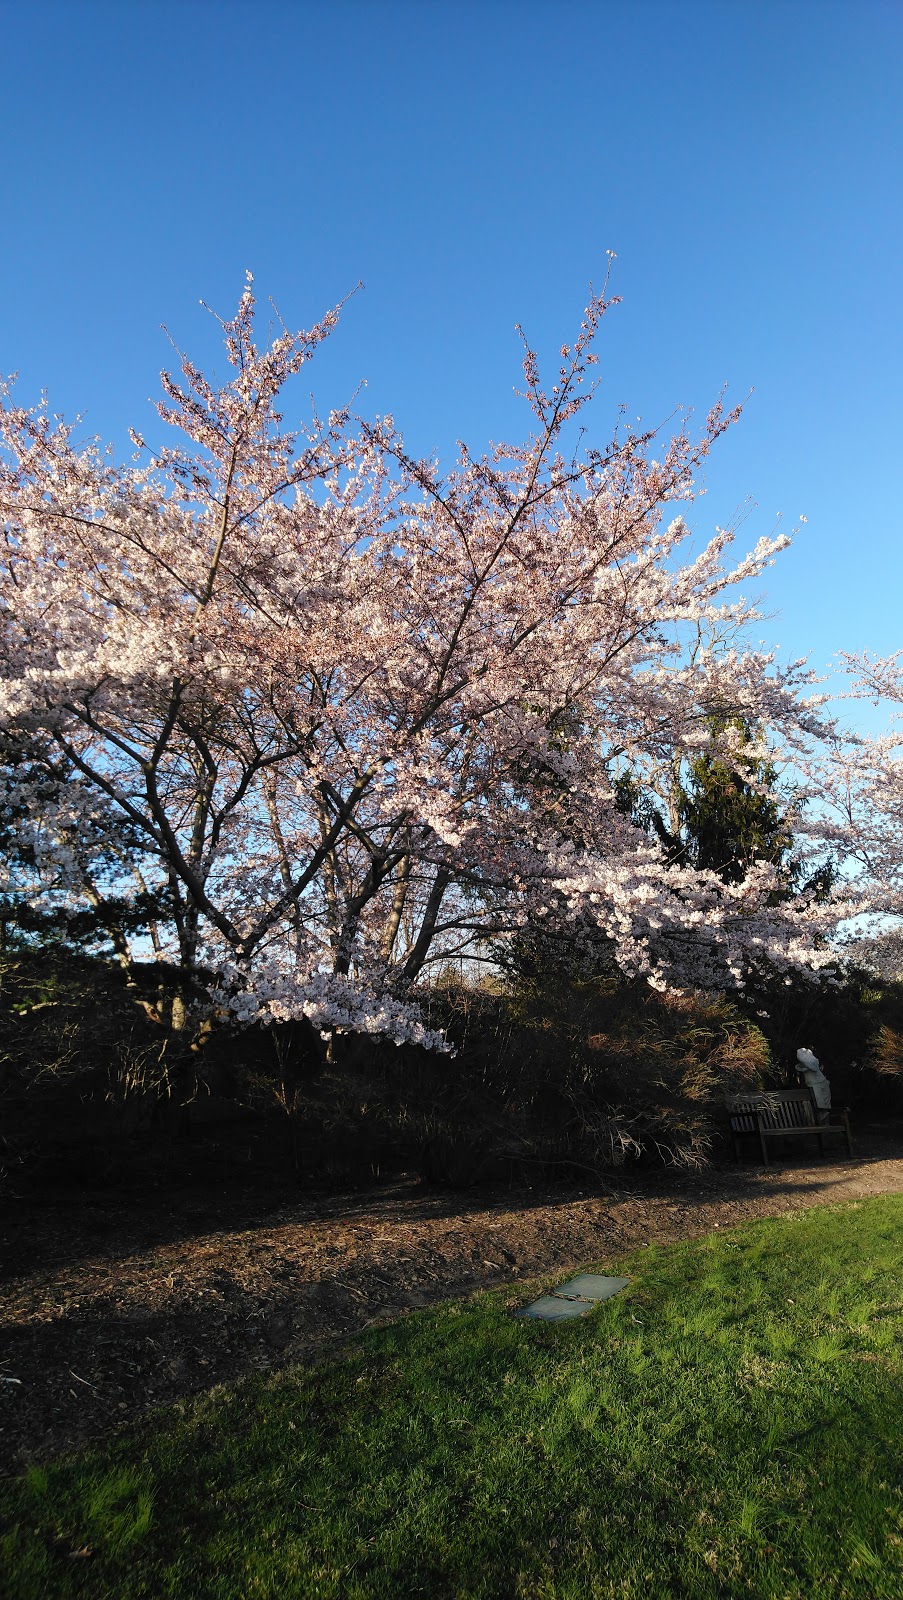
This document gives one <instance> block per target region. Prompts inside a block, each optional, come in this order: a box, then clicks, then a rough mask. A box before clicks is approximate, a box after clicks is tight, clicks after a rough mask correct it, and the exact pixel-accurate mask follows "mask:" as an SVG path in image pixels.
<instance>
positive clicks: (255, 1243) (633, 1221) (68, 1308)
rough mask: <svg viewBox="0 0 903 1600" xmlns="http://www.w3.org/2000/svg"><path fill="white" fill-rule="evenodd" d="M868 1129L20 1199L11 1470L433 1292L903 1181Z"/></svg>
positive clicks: (886, 1141)
mask: <svg viewBox="0 0 903 1600" xmlns="http://www.w3.org/2000/svg"><path fill="white" fill-rule="evenodd" d="M856 1135H857V1137H856V1144H857V1158H856V1159H855V1160H853V1161H849V1160H846V1159H841V1157H840V1155H837V1156H834V1154H833V1153H832V1155H831V1156H830V1157H829V1158H828V1159H826V1160H824V1161H820V1160H819V1159H818V1157H815V1158H814V1159H813V1157H812V1154H811V1151H810V1150H809V1149H808V1148H807V1147H806V1146H805V1144H804V1145H803V1147H802V1148H801V1149H800V1150H795V1149H794V1150H791V1149H788V1150H786V1151H782V1152H781V1158H780V1161H781V1164H775V1165H774V1166H772V1167H771V1168H769V1169H767V1170H763V1169H762V1168H761V1166H757V1165H752V1164H750V1165H747V1166H739V1167H728V1166H719V1167H712V1168H709V1169H707V1170H706V1171H704V1172H698V1173H689V1172H680V1171H674V1170H661V1169H660V1170H656V1171H653V1172H645V1173H636V1174H630V1175H627V1174H621V1173H619V1174H617V1175H616V1176H615V1177H613V1179H612V1186H611V1188H610V1189H607V1190H605V1191H601V1190H600V1189H598V1188H597V1189H595V1190H592V1191H585V1192H579V1191H575V1190H568V1191H561V1190H558V1191H539V1190H533V1189H504V1190H501V1189H496V1190H482V1191H472V1192H469V1193H467V1194H464V1195H462V1194H460V1193H458V1194H455V1193H449V1192H448V1191H437V1190H429V1189H426V1188H425V1187H424V1186H423V1185H422V1184H420V1183H419V1182H417V1181H415V1180H414V1179H411V1180H407V1179H401V1180H399V1181H397V1182H395V1183H393V1184H392V1185H391V1186H387V1187H383V1188H380V1189H376V1190H371V1191H369V1192H367V1193H355V1194H347V1195H334V1196H331V1197H328V1198H298V1197H294V1196H293V1197H290V1198H288V1199H286V1197H285V1194H284V1192H283V1194H282V1196H281V1197H279V1198H278V1199H277V1197H276V1196H275V1195H274V1194H272V1193H271V1194H269V1195H267V1194H266V1193H263V1194H261V1193H260V1192H255V1193H252V1194H248V1195H243V1194H242V1192H241V1189H240V1187H236V1186H235V1185H231V1186H230V1187H229V1188H228V1190H222V1191H219V1190H216V1189H215V1188H211V1189H210V1190H209V1191H208V1192H206V1193H204V1194H203V1195H201V1196H198V1195H197V1194H196V1193H192V1194H187V1195H180V1194H178V1193H176V1192H173V1191H172V1190H167V1191H166V1192H164V1193H150V1194H147V1195H145V1196H143V1197H141V1198H140V1199H136V1198H135V1197H134V1196H129V1195H126V1196H116V1195H112V1196H111V1195H105V1196H104V1197H103V1198H100V1199H99V1198H98V1197H97V1196H96V1195H92V1196H91V1197H90V1198H87V1199H86V1198H85V1197H84V1196H83V1195H80V1196H78V1197H75V1196H74V1195H68V1196H66V1195H58V1196H56V1197H55V1198H52V1199H45V1200H44V1202H43V1203H42V1204H40V1205H38V1204H35V1203H34V1201H29V1202H24V1201H16V1202H13V1203H12V1204H11V1205H8V1206H7V1208H6V1215H5V1216H4V1219H3V1222H2V1224H0V1250H2V1263H3V1265H2V1283H0V1296H2V1310H3V1320H2V1327H0V1472H3V1473H12V1472H17V1471H20V1470H21V1469H22V1467H23V1466H24V1465H25V1464H27V1463H29V1462H32V1461H37V1460H40V1459H42V1458H45V1457H48V1456H52V1455H55V1454H59V1453H60V1452H62V1451H64V1450H66V1449H68V1448H71V1447H73V1446H75V1445H78V1444H81V1443H83V1442H84V1441H86V1440H88V1439H90V1438H92V1437H95V1436H97V1435H100V1434H103V1433H105V1432H109V1431H111V1430H112V1429H115V1428H116V1427H118V1426H121V1425H123V1424H125V1423H128V1422H130V1421H131V1420H132V1419H133V1418H135V1417H136V1416H138V1415H140V1414H141V1413H143V1412H146V1411H148V1410H149V1409H151V1408H153V1407H155V1406H159V1405H164V1404H166V1403H168V1402H171V1401H174V1400H177V1399H179V1398H181V1397H184V1396H186V1395H189V1394H192V1393H196V1392H198V1391H200V1390H204V1389H208V1388H211V1387H212V1386H214V1385H216V1384H222V1383H228V1382H231V1381H233V1380H234V1379H236V1378H238V1377H240V1376H241V1375H242V1374H244V1373H248V1372H251V1371H254V1370H260V1369H265V1368H274V1367H278V1366H284V1365H287V1364H289V1363H293V1362H300V1361H311V1360H313V1359H316V1358H317V1357H321V1356H323V1355H324V1354H326V1353H329V1352H330V1351H335V1350H336V1349H337V1348H339V1347H340V1346H341V1344H342V1343H343V1342H344V1341H345V1340H347V1339H348V1338H349V1336H350V1335H352V1334H354V1333H356V1332H358V1331H359V1330H360V1329H362V1328H365V1327H368V1326H370V1325H372V1324H374V1323H377V1322H383V1321H388V1320H392V1319H394V1318H398V1317H402V1316H404V1315H405V1314H406V1313H408V1312H410V1311H411V1310H413V1309H416V1308H420V1307H423V1306H429V1305H432V1304H434V1303H436V1302H437V1301H439V1300H443V1299H447V1298H450V1297H453V1296H461V1295H468V1294H472V1293H474V1292H475V1291H477V1290H478V1289H482V1288H485V1287H488V1286H490V1285H496V1286H497V1285H505V1284H509V1285H510V1286H511V1289H512V1299H516V1298H521V1297H522V1298H523V1299H524V1300H526V1299H527V1298H529V1297H530V1292H529V1290H528V1287H527V1283H526V1281H525V1282H524V1283H523V1285H521V1280H533V1279H537V1278H538V1279H542V1278H544V1277H555V1276H562V1275H564V1274H567V1273H570V1272H571V1271H572V1270H573V1269H575V1268H578V1267H582V1266H586V1265H589V1264H590V1263H603V1264H605V1265H611V1264H613V1263H614V1262H615V1261H616V1260H617V1259H618V1257H619V1256H621V1255H622V1254H624V1253H625V1252H626V1251H628V1250H630V1249H632V1248H633V1247H635V1246H637V1245H641V1244H646V1243H652V1242H668V1241H672V1240H678V1239H687V1238H692V1237H695V1236H699V1235H702V1234H706V1233H708V1232H710V1231H711V1230H712V1229H714V1228H724V1227H730V1226H732V1225H733V1224H734V1223H738V1222H740V1221H742V1220H744V1219H745V1218H748V1217H759V1216H773V1215H776V1214H779V1213H781V1212H786V1211H788V1210H792V1209H795V1208H797V1207H803V1206H812V1205H824V1204H827V1203H830V1202H836V1201H845V1200H853V1199H858V1198H862V1197H865V1196H869V1195H876V1194H884V1193H888V1192H894V1191H903V1124H900V1123H895V1124H890V1123H884V1124H881V1125H874V1126H867V1127H862V1126H860V1127H859V1128H858V1129H857V1130H856ZM838 1147H839V1149H840V1150H842V1149H843V1146H842V1143H841V1142H840V1141H838ZM11 1380H15V1381H11Z"/></svg>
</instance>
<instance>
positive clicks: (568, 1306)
mask: <svg viewBox="0 0 903 1600" xmlns="http://www.w3.org/2000/svg"><path fill="white" fill-rule="evenodd" d="M629 1282H630V1279H629V1278H606V1277H603V1275H602V1274H601V1273H597V1272H581V1273H579V1274H578V1276H577V1277H576V1278H570V1279H568V1282H567V1283H563V1284H562V1285H561V1287H560V1289H553V1290H552V1293H551V1294H544V1295H541V1296H540V1298H539V1299H538V1300H534V1301H533V1303H532V1305H529V1306H524V1307H523V1308H522V1309H521V1310H520V1311H518V1312H516V1313H515V1315H516V1316H518V1317H530V1318H534V1319H535V1320H536V1321H538V1322H566V1321H568V1319H569V1318H570V1317H585V1316H586V1314H587V1312H588V1311H592V1309H593V1307H594V1306H597V1305H598V1304H599V1301H600V1300H610V1299H611V1297H612V1295H613V1294H618V1293H619V1292H620V1291H621V1289H626V1288H627V1285H628V1283H629Z"/></svg>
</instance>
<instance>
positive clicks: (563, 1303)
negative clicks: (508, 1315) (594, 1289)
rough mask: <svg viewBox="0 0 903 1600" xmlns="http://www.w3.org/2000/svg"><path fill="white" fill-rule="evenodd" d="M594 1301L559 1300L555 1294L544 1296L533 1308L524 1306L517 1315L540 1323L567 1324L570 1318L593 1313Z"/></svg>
mask: <svg viewBox="0 0 903 1600" xmlns="http://www.w3.org/2000/svg"><path fill="white" fill-rule="evenodd" d="M594 1304H595V1301H593V1300H558V1299H557V1298H556V1297H555V1295H553V1294H544V1295H543V1296H542V1297H541V1299H539V1300H534V1301H533V1304H532V1305H531V1306H524V1307H523V1309H522V1310H521V1311H518V1312H516V1313H515V1314H516V1315H517V1316H518V1317H535V1318H537V1320H538V1321H540V1322H566V1321H567V1319H568V1318H569V1317H585V1316H586V1313H587V1312H588V1311H592V1309H593V1306H594Z"/></svg>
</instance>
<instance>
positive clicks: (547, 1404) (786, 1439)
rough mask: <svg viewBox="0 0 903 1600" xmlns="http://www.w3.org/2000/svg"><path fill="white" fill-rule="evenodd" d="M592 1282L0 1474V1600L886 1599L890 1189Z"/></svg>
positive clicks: (900, 1402) (899, 1292)
mask: <svg viewBox="0 0 903 1600" xmlns="http://www.w3.org/2000/svg"><path fill="white" fill-rule="evenodd" d="M600 1265H601V1268H602V1270H611V1269H613V1268H617V1270H619V1271H624V1272H626V1273H629V1274H630V1275H631V1277H632V1283H631V1287H630V1288H629V1289H628V1290H626V1291H625V1292H624V1293H622V1294H621V1295H619V1296H618V1297H616V1298H615V1299H614V1300H610V1301H608V1302H605V1303H603V1304H602V1305H600V1306H599V1307H598V1308H597V1309H596V1310H594V1311H593V1312H592V1313H591V1314H590V1315H589V1316H588V1317H586V1318H584V1319H580V1320H578V1321H574V1322H570V1323H564V1324H557V1325H555V1324H543V1323H538V1322H524V1321H522V1320H520V1319H517V1318H515V1317H514V1316H512V1314H511V1311H510V1309H509V1305H508V1302H509V1301H510V1290H509V1291H506V1292H493V1293H487V1294H483V1295H480V1296H479V1297H477V1298H476V1299H474V1300H470V1301H467V1302H465V1303H463V1304H451V1305H447V1306H445V1307H442V1308H440V1309H439V1310H438V1311H434V1312H425V1313H421V1314H418V1315H415V1316H411V1317H409V1318H407V1319H405V1320H404V1321H403V1322H400V1323H398V1324H395V1325H393V1326H392V1327H388V1328H382V1329H374V1330H371V1332H370V1333H368V1334H366V1335H364V1336H363V1337H360V1338H359V1339H357V1340H356V1341H355V1342H354V1343H353V1345H352V1346H351V1347H350V1348H349V1350H348V1352H347V1354H346V1355H345V1356H344V1357H343V1358H342V1359H340V1360H337V1361H333V1362H331V1363H329V1364H326V1365H322V1366H320V1367H316V1368H298V1369H294V1370H292V1371H289V1372H285V1373H281V1374H279V1375H278V1376H272V1377H268V1378H259V1379H254V1380H251V1381H247V1382H244V1383H242V1384H241V1385H239V1386H238V1387H237V1388H235V1389H234V1390H229V1391H225V1390H220V1391H216V1392H213V1393H211V1394H209V1395H207V1396H205V1397H203V1398H202V1399H201V1400H199V1401H196V1402H191V1403H187V1404H185V1405H184V1406H182V1407H179V1408H176V1409H174V1410H168V1411H165V1412H158V1413H157V1414H156V1415H155V1416H154V1417H153V1418H152V1419H150V1420H149V1421H148V1422H147V1423H145V1424H144V1425H143V1426H142V1427H141V1428H140V1429H139V1430H136V1431H133V1432H131V1433H130V1434H128V1435H124V1436H121V1437H118V1438H116V1439H113V1440H110V1441H109V1442H108V1443H105V1444H103V1445H101V1446H99V1447H97V1448H95V1449H93V1450H91V1451H89V1452H87V1453H84V1454H81V1455H79V1456H78V1457H74V1458H72V1459H69V1460H66V1461H63V1462H60V1463H59V1464H57V1465H55V1466H52V1467H46V1468H44V1469H42V1470H37V1469H35V1470H32V1472H31V1473H30V1474H28V1475H27V1477H26V1478H24V1479H21V1480H17V1481H15V1482H10V1481H7V1482H6V1483H5V1484H4V1485H3V1488H2V1509H3V1526H4V1534H3V1542H2V1560H3V1567H4V1574H5V1588H3V1587H2V1585H0V1590H2V1592H3V1593H4V1594H5V1595H6V1596H8V1597H10V1600H57V1597H62V1596H69V1595H72V1596H75V1595H78V1596H92V1597H94V1596H98V1597H99V1596H109V1597H111V1600H113V1597H115V1600H130V1597H132V1596H139V1595H141V1596H153V1597H155V1600H157V1597H163V1596H177V1597H178V1600H195V1597H198V1600H200V1597H203V1600H227V1597H228V1600H250V1597H257V1596H272V1597H274V1600H276V1597H279V1600H287V1597H294V1596H299V1597H300V1596H304V1597H307V1596H311V1597H313V1596H318V1597H323V1600H327V1597H335V1600H357V1597H360V1600H363V1597H365V1596H366V1597H371V1596H373V1597H376V1596H386V1597H392V1600H402V1597H405V1596H413V1595H426V1596H431V1597H437V1600H438V1597H446V1596H447V1597H452V1596H459V1597H465V1596H466V1597H468V1600H469V1597H471V1596H473V1597H489V1596H499V1597H501V1596H511V1597H515V1596H516V1597H523V1600H552V1597H555V1600H559V1597H560V1600H597V1597H603V1596H604V1597H606V1600H607V1597H609V1596H611V1597H618V1600H622V1597H634V1596H635V1597H637V1600H639V1597H643V1600H646V1597H659V1596H662V1597H664V1596H674V1597H675V1600H685V1597H694V1596H700V1597H701V1596H706V1597H709V1596H731V1597H738V1600H740V1597H750V1600H752V1597H759V1596H763V1597H764V1596H769V1597H787V1600H790V1597H793V1600H797V1597H799V1600H814V1597H820V1596H863V1597H866V1600H884V1597H887V1600H900V1597H901V1596H903V1427H901V1424H903V1197H900V1196H890V1197H884V1198H881V1199H876V1200H869V1201H865V1202H862V1203H859V1204H853V1205H847V1206H843V1207H832V1208H821V1209H818V1210H813V1211H808V1212H802V1213H800V1212H797V1213H794V1214H792V1215H788V1216H786V1217H782V1218H779V1219H777V1220H773V1221H767V1222H761V1223H756V1224H752V1225H749V1226H746V1227H743V1228H741V1229H738V1230H736V1231H730V1232H728V1231H725V1232H723V1233H720V1234H719V1233H716V1234H715V1235H714V1236H713V1237H711V1238H707V1239H704V1240H701V1241H698V1242H695V1243H692V1244H687V1245H680V1246H674V1247H669V1248H649V1249H645V1250H641V1251H639V1252H636V1253H634V1254H633V1255H632V1256H631V1257H629V1258H627V1259H626V1260H624V1261H619V1262H615V1261H605V1262H602V1263H601V1264H600ZM537 1287H539V1286H538V1285H537ZM526 1298H527V1295H526V1293H525V1294H524V1299H526Z"/></svg>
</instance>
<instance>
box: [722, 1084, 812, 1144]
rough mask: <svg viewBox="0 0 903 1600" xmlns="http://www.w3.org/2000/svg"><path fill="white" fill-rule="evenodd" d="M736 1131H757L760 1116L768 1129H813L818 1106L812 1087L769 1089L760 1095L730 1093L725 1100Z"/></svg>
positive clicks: (763, 1124)
mask: <svg viewBox="0 0 903 1600" xmlns="http://www.w3.org/2000/svg"><path fill="white" fill-rule="evenodd" d="M724 1104H725V1106H726V1108H727V1112H728V1115H729V1116H730V1121H731V1129H732V1130H733V1132H734V1133H755V1132H756V1131H757V1129H758V1126H759V1124H758V1118H759V1117H761V1119H762V1126H763V1127H765V1128H811V1127H814V1126H815V1107H814V1105H813V1103H812V1096H811V1094H810V1093H809V1090H808V1089H768V1090H765V1091H764V1092H763V1091H760V1092H759V1093H758V1094H729V1095H727V1096H726V1098H725V1102H724Z"/></svg>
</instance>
